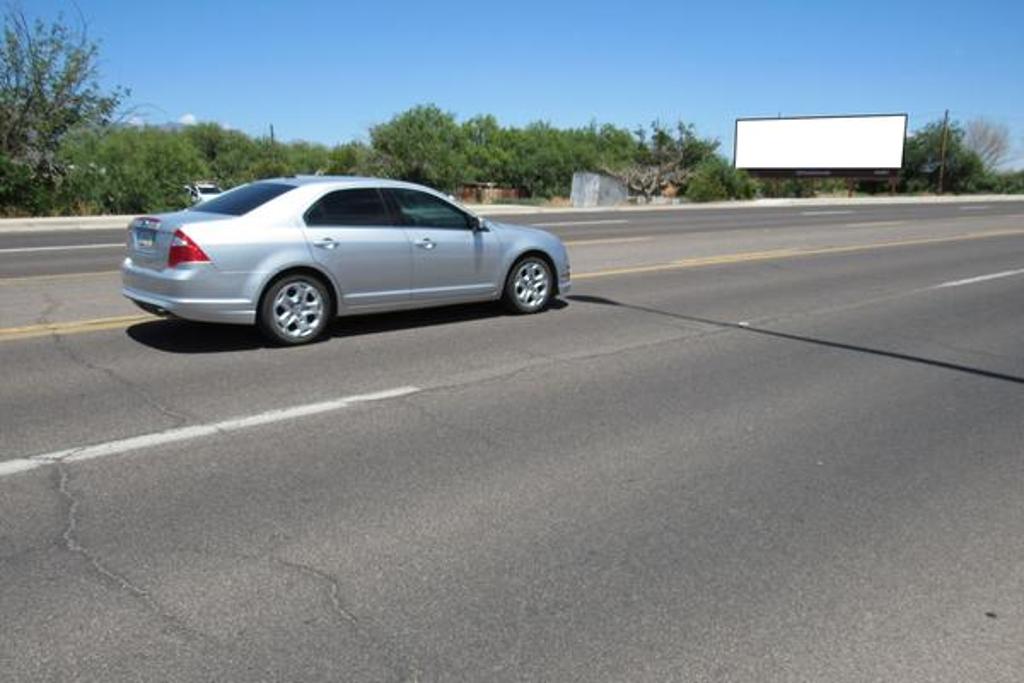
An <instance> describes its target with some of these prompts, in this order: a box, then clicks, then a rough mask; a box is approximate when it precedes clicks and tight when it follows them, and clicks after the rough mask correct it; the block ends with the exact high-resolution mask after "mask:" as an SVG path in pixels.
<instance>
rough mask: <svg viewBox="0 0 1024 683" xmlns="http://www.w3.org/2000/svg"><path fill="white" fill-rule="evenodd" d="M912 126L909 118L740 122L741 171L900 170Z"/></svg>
mask: <svg viewBox="0 0 1024 683" xmlns="http://www.w3.org/2000/svg"><path fill="white" fill-rule="evenodd" d="M906 126H907V117H906V115H904V114H899V115H894V116H830V117H820V118H804V119H800V118H793V119H739V120H738V121H736V168H749V169H780V170H789V169H792V170H799V169H895V168H900V167H901V166H903V139H904V137H905V135H906Z"/></svg>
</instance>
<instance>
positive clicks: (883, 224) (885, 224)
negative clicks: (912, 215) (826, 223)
mask: <svg viewBox="0 0 1024 683" xmlns="http://www.w3.org/2000/svg"><path fill="white" fill-rule="evenodd" d="M905 224H906V221H866V222H864V223H844V224H843V227H844V228H892V227H895V226H897V225H905Z"/></svg>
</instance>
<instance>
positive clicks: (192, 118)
mask: <svg viewBox="0 0 1024 683" xmlns="http://www.w3.org/2000/svg"><path fill="white" fill-rule="evenodd" d="M178 123H180V124H181V125H183V126H194V125H196V115H195V114H182V116H181V118H180V119H178Z"/></svg>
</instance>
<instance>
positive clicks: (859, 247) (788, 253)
mask: <svg viewBox="0 0 1024 683" xmlns="http://www.w3.org/2000/svg"><path fill="white" fill-rule="evenodd" d="M1009 235H1024V230H992V231H988V232H975V233H968V234H966V235H956V236H953V237H922V238H918V239H907V240H897V241H892V242H876V243H874V244H851V245H846V246H840V247H818V248H807V249H804V248H799V247H797V248H792V249H772V250H770V251H748V252H743V253H739V254H721V255H717V256H703V257H699V258H690V259H681V260H678V261H669V262H667V263H654V264H651V265H643V266H627V267H624V268H609V269H607V270H597V271H593V272H591V273H578V274H576V275H574V276H573V280H589V279H592V278H598V277H608V276H610V275H631V274H633V273H653V272H657V271H662V270H680V269H683V268H699V267H701V266H718V265H724V264H729V263H748V262H750V261H773V260H776V259H785V258H796V257H799V256H820V255H823V254H847V253H853V252H859V251H873V250H875V249H887V248H891V247H909V246H915V245H922V244H943V243H949V242H965V241H968V240H979V239H986V238H989V237H1006V236H1009Z"/></svg>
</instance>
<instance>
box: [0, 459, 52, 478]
mask: <svg viewBox="0 0 1024 683" xmlns="http://www.w3.org/2000/svg"><path fill="white" fill-rule="evenodd" d="M45 464H46V463H45V462H42V461H35V460H28V459H26V458H18V459H16V460H5V461H4V462H0V477H6V476H8V475H11V474H17V473H18V472H27V471H28V470H34V469H35V468H37V467H42V466H43V465H45Z"/></svg>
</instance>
